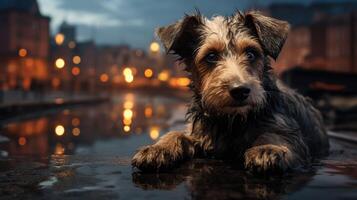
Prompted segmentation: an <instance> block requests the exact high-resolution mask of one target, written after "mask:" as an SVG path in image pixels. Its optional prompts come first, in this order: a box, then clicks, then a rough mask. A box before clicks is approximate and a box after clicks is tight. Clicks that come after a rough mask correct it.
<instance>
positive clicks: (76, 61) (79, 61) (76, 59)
mask: <svg viewBox="0 0 357 200" xmlns="http://www.w3.org/2000/svg"><path fill="white" fill-rule="evenodd" d="M72 61H73V63H74V64H76V65H78V64H79V63H81V57H79V56H73V59H72Z"/></svg>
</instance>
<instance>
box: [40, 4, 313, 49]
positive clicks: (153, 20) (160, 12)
mask: <svg viewBox="0 0 357 200" xmlns="http://www.w3.org/2000/svg"><path fill="white" fill-rule="evenodd" d="M38 1H39V5H40V9H41V12H42V13H43V14H45V15H47V16H50V17H51V30H52V33H53V32H56V31H57V29H58V26H59V25H60V24H61V23H62V21H64V20H66V21H67V22H69V23H70V24H74V25H76V26H77V27H78V39H79V40H86V39H90V38H94V39H95V41H96V42H97V43H99V44H120V43H126V44H129V45H130V46H133V47H138V48H144V49H145V48H146V47H147V46H148V44H149V43H150V42H151V40H152V39H153V38H154V37H153V30H154V28H155V27H157V26H160V25H165V24H168V23H171V22H174V21H175V20H177V19H179V18H180V17H182V16H183V15H184V13H190V12H192V11H193V10H194V9H195V8H198V9H199V10H200V11H201V12H202V13H203V14H205V15H207V16H212V15H215V14H223V15H229V14H232V13H233V12H234V11H235V10H236V9H244V8H247V7H251V6H253V5H256V6H257V5H259V6H260V5H262V6H264V5H267V4H268V3H271V2H303V3H305V4H307V3H310V2H313V1H318V0H286V1H274V0H38Z"/></svg>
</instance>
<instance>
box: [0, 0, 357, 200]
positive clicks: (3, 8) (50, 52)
mask: <svg viewBox="0 0 357 200" xmlns="http://www.w3.org/2000/svg"><path fill="white" fill-rule="evenodd" d="M195 8H198V9H199V10H200V11H201V12H202V13H203V14H204V15H206V16H208V17H210V16H212V15H215V14H219V15H231V14H232V13H234V12H235V10H237V9H239V10H250V9H256V10H260V11H262V12H263V13H264V14H266V15H269V16H272V17H275V18H278V19H282V20H286V21H288V22H289V23H290V24H291V25H292V28H291V31H290V33H289V36H288V38H287V41H286V43H285V45H284V47H283V50H282V52H281V54H280V56H279V58H278V59H277V60H276V61H275V62H273V67H274V71H275V73H276V74H277V75H278V76H279V77H280V78H281V79H282V80H283V81H284V82H285V83H286V84H288V85H289V86H291V87H292V88H294V89H296V90H298V91H299V92H301V93H303V94H304V95H307V96H309V97H310V98H312V99H313V101H314V103H315V104H316V106H317V107H318V108H319V109H320V110H321V111H322V113H323V116H324V119H325V122H326V126H327V127H328V129H329V130H331V132H329V135H330V136H331V137H334V138H339V139H343V140H345V141H349V142H351V141H352V142H357V136H356V131H357V126H356V124H357V123H356V122H357V97H356V94H357V2H356V1H352V0H351V1H347V0H346V1H343V0H328V1H323V0H321V1H318V0H296V1H295V0H292V1H274V0H268V1H263V0H261V1H260V0H252V1H248V0H245V1H231V0H223V1H219V2H218V1H215V0H209V1H199V0H192V1H188V0H175V1H162V0H160V1H156V0H130V1H123V0H107V1H99V0H97V1H96V0H58V1H53V0H38V1H37V0H0V172H7V171H8V170H13V169H14V168H15V169H16V166H18V165H20V166H21V163H22V161H23V160H24V159H25V158H26V159H29V158H31V159H34V160H36V162H37V161H38V162H40V163H42V164H43V163H45V164H44V165H45V166H57V167H58V166H61V162H62V161H63V160H61V159H63V158H64V157H61V156H64V155H82V156H83V155H85V156H88V155H97V154H98V155H99V157H100V155H103V154H104V155H111V156H113V155H120V156H122V157H123V158H126V159H127V160H128V159H129V158H130V156H131V155H132V153H133V152H134V150H135V149H136V148H137V147H139V146H141V145H143V144H149V143H151V142H153V141H155V140H157V139H158V138H159V136H161V135H162V134H164V133H165V132H166V131H168V130H171V129H174V128H184V116H185V109H186V104H187V103H188V102H189V99H190V95H191V94H190V92H189V90H188V88H187V85H188V84H189V82H190V81H189V79H188V78H187V77H186V74H185V73H184V72H183V70H182V69H183V68H184V66H183V65H182V64H181V63H179V62H177V61H176V60H175V58H174V57H172V56H170V55H167V54H166V53H165V52H164V51H163V48H162V46H161V44H160V43H159V41H157V40H156V38H155V36H154V29H155V28H156V27H158V26H162V25H166V24H169V23H172V22H174V21H176V20H178V19H180V18H181V17H182V16H183V15H184V13H192V12H194V10H195ZM353 148H355V146H353ZM27 156H29V157H27ZM48 156H49V157H48ZM26 159H25V160H26ZM19 160H21V162H20V161H19ZM68 162H72V161H68ZM127 162H128V161H125V162H124V164H123V166H125V167H124V168H123V169H121V170H124V171H125V170H127V171H130V170H129V164H128V163H127ZM53 163H54V164H53ZM93 163H98V160H97V158H96V159H94V161H93ZM27 164H28V163H27V162H25V164H23V165H27ZM62 164H63V163H62ZM30 169H31V170H33V168H30ZM36 169H37V168H36ZM99 171H100V170H99ZM104 171H105V170H104ZM51 173H52V176H50V178H49V176H48V175H43V176H44V178H43V179H42V178H41V176H36V177H37V178H38V179H35V180H34V181H33V182H35V184H40V186H41V187H42V186H43V187H44V188H46V187H48V185H46V184H49V183H50V185H51V184H54V183H52V182H51V181H50V182H48V180H47V179H50V180H52V179H51V177H52V178H53V177H55V178H56V180H57V179H58V180H61V176H62V175H63V174H60V173H59V172H53V171H51ZM97 173H99V172H97ZM346 173H347V174H348V176H352V177H355V178H356V177H357V172H356V171H355V170H354V171H353V170H352V171H348V172H346ZM20 174H21V173H20ZM53 174H55V175H53ZM74 174H76V173H74ZM99 174H100V173H99ZM128 174H129V172H128V173H126V175H128ZM22 175H24V174H23V173H22ZM25 175H26V174H25ZM27 175H28V177H29V180H32V178H33V176H32V175H31V174H30V175H29V174H27ZM77 175H78V174H77ZM97 175H98V174H97ZM101 175H102V174H101ZM73 177H75V175H73ZM73 177H72V178H73ZM40 178H41V179H40ZM62 178H63V177H62ZM97 178H98V177H97ZM126 178H128V177H126ZM104 179H106V178H104ZM109 179H110V178H108V177H107V179H106V180H107V181H108V180H109ZM43 180H47V182H46V181H45V182H41V181H43ZM58 180H57V181H58ZM66 180H67V179H66ZM73 180H74V179H73ZM73 180H72V179H71V180H70V181H69V182H71V181H73ZM118 180H119V179H118ZM120 180H123V181H124V180H126V181H127V180H128V179H120ZM9 181H13V182H14V183H17V182H16V181H19V177H17V176H13V177H12V176H9V177H7V178H5V179H3V181H0V185H1V186H2V188H3V189H1V190H0V194H8V193H9V192H10V193H11V191H13V190H15V193H16V192H19V191H25V193H26V192H27V191H28V190H30V191H31V190H32V189H31V188H26V187H25V186H24V187H22V186H19V188H20V189H21V190H20V189H19V188H17V189H19V190H17V189H13V187H12V186H9V185H8V184H7V182H9ZM77 181H78V180H77ZM110 181H112V180H111V179H110ZM110 181H109V182H110ZM33 182H31V181H30V182H29V183H28V184H33ZM55 182H56V181H55ZM79 182H80V181H79ZM124 182H125V181H124ZM124 182H121V183H124ZM26 183H27V182H26ZM26 183H24V185H26ZM61 183H62V182H61V181H60V183H56V184H59V185H61ZM41 184H42V185H41ZM87 184H89V183H87V182H85V181H84V182H83V185H87ZM126 184H127V183H126ZM145 184H146V183H145ZM145 184H144V185H145ZM129 185H130V184H129ZM139 185H140V183H139ZM73 187H74V186H73V185H71V184H69V183H68V182H66V183H65V184H63V185H61V186H60V187H58V188H57V189H56V190H55V191H57V192H59V191H67V190H70V191H71V188H72V189H73ZM98 187H101V186H98ZM103 187H104V186H103ZM128 187H129V186H128ZM130 187H131V186H130ZM116 189H118V188H116ZM131 189H132V188H131ZM118 190H119V189H118ZM81 191H82V192H83V191H87V189H83V190H81ZM128 191H129V190H128ZM121 192H122V193H121V195H123V193H124V196H126V195H129V193H130V192H129V193H125V192H127V190H125V189H124V191H122V190H121ZM58 194H59V193H58ZM34 195H35V194H34ZM169 196H170V195H169Z"/></svg>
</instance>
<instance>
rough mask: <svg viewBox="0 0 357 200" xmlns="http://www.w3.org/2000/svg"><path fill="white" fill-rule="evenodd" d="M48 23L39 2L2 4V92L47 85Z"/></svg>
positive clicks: (5, 1)
mask: <svg viewBox="0 0 357 200" xmlns="http://www.w3.org/2000/svg"><path fill="white" fill-rule="evenodd" d="M49 21H50V18H48V17H46V16H43V15H42V14H41V13H40V10H39V7H38V4H37V1H36V0H26V1H23V0H11V1H9V0H0V24H1V26H0V44H1V45H0V88H2V89H6V90H7V89H24V90H30V89H31V88H36V87H40V86H44V85H45V83H46V81H47V80H48V79H49V76H48V74H49V72H48V60H47V59H48V55H49Z"/></svg>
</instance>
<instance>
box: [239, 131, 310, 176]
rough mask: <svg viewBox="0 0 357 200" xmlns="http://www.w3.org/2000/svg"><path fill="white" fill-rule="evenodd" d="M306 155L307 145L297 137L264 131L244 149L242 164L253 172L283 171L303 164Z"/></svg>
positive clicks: (306, 157)
mask: <svg viewBox="0 0 357 200" xmlns="http://www.w3.org/2000/svg"><path fill="white" fill-rule="evenodd" d="M308 157H309V154H308V150H307V146H306V145H305V144H304V143H303V141H302V140H301V139H300V138H299V137H291V136H289V137H284V136H283V135H278V134H271V133H266V134H263V135H261V136H259V137H258V139H257V140H256V141H255V142H254V144H253V146H252V147H251V148H249V149H247V150H246V152H245V154H244V159H245V163H244V164H245V167H246V168H247V169H248V170H250V171H253V172H258V173H265V172H284V171H286V170H288V169H292V168H295V167H297V166H300V165H302V164H305V163H304V162H305V161H307V160H308V159H309V158H308Z"/></svg>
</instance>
